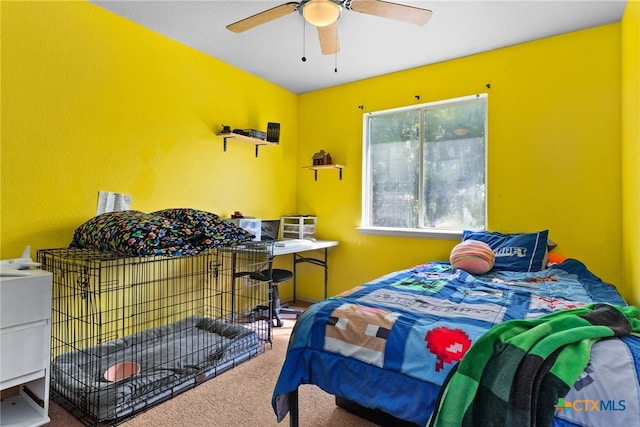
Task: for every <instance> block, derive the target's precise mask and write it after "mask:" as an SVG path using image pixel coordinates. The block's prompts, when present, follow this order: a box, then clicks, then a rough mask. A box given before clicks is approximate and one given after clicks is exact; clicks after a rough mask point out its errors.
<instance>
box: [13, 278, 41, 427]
mask: <svg viewBox="0 0 640 427" xmlns="http://www.w3.org/2000/svg"><path fill="white" fill-rule="evenodd" d="M30 272H31V275H30V276H22V277H0V388H1V390H2V408H1V411H0V426H2V427H7V426H39V425H43V424H46V423H48V422H49V421H50V420H49V360H50V353H51V349H50V345H51V286H52V283H51V282H52V281H51V279H52V277H51V273H49V272H47V271H43V270H30Z"/></svg>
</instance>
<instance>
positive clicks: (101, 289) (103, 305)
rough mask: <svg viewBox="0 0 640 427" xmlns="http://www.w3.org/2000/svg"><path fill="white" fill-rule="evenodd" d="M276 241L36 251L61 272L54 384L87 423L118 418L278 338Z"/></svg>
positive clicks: (56, 291)
mask: <svg viewBox="0 0 640 427" xmlns="http://www.w3.org/2000/svg"><path fill="white" fill-rule="evenodd" d="M272 253H273V247H272V244H270V243H262V242H256V243H250V244H244V245H242V246H238V247H231V248H220V249H214V250H211V251H208V252H206V253H202V254H199V255H195V256H184V257H121V256H118V255H114V254H110V253H104V252H98V251H95V250H91V249H71V248H59V249H44V250H40V251H38V254H37V259H38V262H40V263H42V268H43V269H45V270H48V271H50V272H52V273H53V304H52V306H53V308H52V319H51V323H52V324H51V326H52V331H51V334H52V337H51V380H50V381H51V392H52V397H53V399H54V400H55V401H56V402H58V403H59V404H61V405H62V406H63V407H64V408H65V409H67V410H69V411H70V412H71V413H72V414H73V415H74V416H76V418H78V419H79V420H80V421H82V422H83V424H85V425H98V424H103V423H105V422H106V423H108V424H109V423H110V424H114V423H116V422H117V421H118V420H122V419H123V418H127V417H130V416H131V415H133V414H135V413H136V412H139V411H141V410H144V409H147V408H149V407H151V406H153V405H156V404H158V403H160V402H162V401H165V400H167V399H170V398H172V397H174V396H176V395H177V394H179V393H181V392H184V391H186V390H188V389H190V388H192V387H194V386H196V385H198V384H199V383H201V382H203V381H205V380H208V379H210V378H213V377H215V376H217V375H218V374H220V373H222V372H224V371H226V370H228V369H231V368H233V367H234V366H236V365H237V364H239V363H242V362H244V361H246V360H248V359H249V358H251V357H253V356H256V355H257V354H259V353H261V352H263V351H264V349H265V344H267V343H271V328H272V323H271V313H273V306H272V302H271V294H272V292H271V283H270V280H269V277H270V274H269V272H270V269H271V260H272Z"/></svg>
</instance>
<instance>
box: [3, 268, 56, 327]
mask: <svg viewBox="0 0 640 427" xmlns="http://www.w3.org/2000/svg"><path fill="white" fill-rule="evenodd" d="M49 318H51V273H49V272H48V271H42V270H31V276H26V277H2V279H1V280H0V328H8V327H12V326H16V325H21V324H24V323H31V322H35V321H38V320H42V319H49Z"/></svg>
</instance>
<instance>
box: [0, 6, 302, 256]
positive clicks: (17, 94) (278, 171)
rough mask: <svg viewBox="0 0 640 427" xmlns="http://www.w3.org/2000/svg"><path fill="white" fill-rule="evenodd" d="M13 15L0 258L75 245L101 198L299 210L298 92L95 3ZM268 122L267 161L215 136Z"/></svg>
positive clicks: (6, 46)
mask: <svg viewBox="0 0 640 427" xmlns="http://www.w3.org/2000/svg"><path fill="white" fill-rule="evenodd" d="M1 7H2V13H1V16H2V134H1V136H2V139H1V142H2V150H1V156H2V158H1V162H2V163H1V175H0V177H1V183H2V193H1V212H2V218H1V235H0V236H1V249H0V250H1V253H0V256H1V257H2V258H9V257H15V256H19V255H20V253H21V252H22V249H23V248H24V247H25V246H26V245H31V248H32V256H34V257H35V251H36V250H38V249H41V248H49V247H63V246H66V245H68V244H69V242H70V240H71V238H72V235H73V230H74V229H75V227H77V226H78V225H80V224H81V223H82V222H84V221H86V220H87V219H89V218H91V217H92V216H94V215H95V212H96V202H97V195H98V192H99V191H101V190H104V191H116V192H122V193H129V194H131V195H132V197H133V203H132V208H133V209H137V210H141V211H145V212H150V211H153V210H158V209H163V208H170V207H193V208H198V209H203V210H208V211H211V212H215V213H217V214H220V215H223V216H227V215H230V214H231V213H232V212H233V211H234V210H240V211H242V212H244V213H245V214H247V215H254V216H257V217H278V216H279V215H281V214H282V213H283V212H291V211H294V210H295V197H296V193H295V189H296V179H297V175H296V173H295V168H293V167H291V166H290V165H291V164H293V163H295V161H296V158H297V126H298V123H297V96H296V95H295V94H293V93H291V92H289V91H286V90H284V89H282V88H280V87H277V86H275V85H273V84H271V83H268V82H266V81H264V80H261V79H259V78H256V77H255V76H252V75H250V74H247V73H245V72H243V71H240V70H238V69H236V68H233V67H231V66H229V65H228V64H225V63H223V62H221V61H218V60H216V59H213V58H211V57H209V56H206V55H204V54H201V53H199V52H197V51H195V50H193V49H190V48H187V47H185V46H184V45H181V44H178V43H176V42H174V41H172V40H170V39H168V38H165V37H163V36H160V35H158V34H157V33H154V32H152V31H149V30H147V29H145V28H143V27H141V26H140V25H138V24H134V23H132V22H130V21H127V20H125V19H123V18H121V17H118V16H116V15H114V14H112V13H110V12H108V11H106V10H104V9H102V8H100V7H97V6H95V5H93V4H90V3H86V2H64V1H62V2H2V3H1ZM269 121H275V122H280V123H281V126H282V131H281V139H280V141H281V143H280V145H279V146H278V147H268V148H262V149H261V150H260V154H259V157H258V158H256V157H255V155H254V147H253V146H252V145H245V144H238V143H233V142H230V143H229V146H228V149H227V152H226V153H225V152H223V144H222V140H221V139H220V138H218V137H216V136H215V133H216V132H219V131H220V129H221V125H222V124H227V125H230V126H232V127H233V128H236V127H238V128H256V129H263V130H265V129H266V124H267V122H269ZM287 165H289V166H287Z"/></svg>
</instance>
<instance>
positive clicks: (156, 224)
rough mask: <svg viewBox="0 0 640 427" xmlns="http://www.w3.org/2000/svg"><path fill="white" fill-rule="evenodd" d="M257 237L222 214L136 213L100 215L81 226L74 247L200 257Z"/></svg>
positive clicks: (193, 211)
mask: <svg viewBox="0 0 640 427" xmlns="http://www.w3.org/2000/svg"><path fill="white" fill-rule="evenodd" d="M254 237H255V236H254V235H253V234H251V233H249V232H247V231H245V230H244V229H242V228H240V227H238V226H237V225H235V224H234V223H232V222H231V221H228V220H225V219H223V218H221V217H219V216H218V215H216V214H214V213H211V212H206V211H201V210H197V209H191V208H177V209H164V210H160V211H156V212H152V213H144V212H141V211H136V210H129V211H118V212H108V213H104V214H101V215H97V216H95V217H94V218H91V219H90V220H88V221H86V222H85V223H84V224H82V225H81V226H79V227H78V228H77V229H76V230H75V232H74V235H73V240H72V241H71V244H70V247H72V248H89V249H96V250H99V251H103V252H111V253H116V254H119V255H124V256H153V255H168V256H183V255H197V254H198V253H200V252H203V251H206V250H209V249H211V248H218V247H226V246H233V245H236V244H240V243H243V242H247V241H250V240H252V239H253V238H254Z"/></svg>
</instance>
